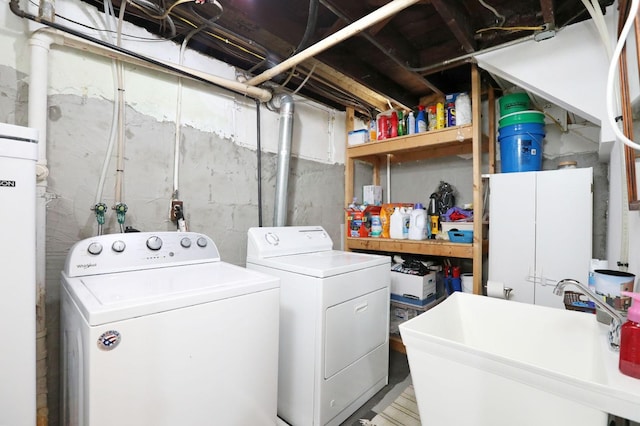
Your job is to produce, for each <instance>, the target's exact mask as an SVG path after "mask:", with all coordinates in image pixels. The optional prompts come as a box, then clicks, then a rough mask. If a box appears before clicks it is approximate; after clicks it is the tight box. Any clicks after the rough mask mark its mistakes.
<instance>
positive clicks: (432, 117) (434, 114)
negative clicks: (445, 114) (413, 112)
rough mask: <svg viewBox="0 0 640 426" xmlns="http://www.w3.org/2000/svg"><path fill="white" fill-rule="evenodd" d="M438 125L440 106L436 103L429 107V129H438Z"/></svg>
mask: <svg viewBox="0 0 640 426" xmlns="http://www.w3.org/2000/svg"><path fill="white" fill-rule="evenodd" d="M437 126H438V108H437V107H436V104H431V105H429V106H428V107H427V130H429V131H432V130H436V128H437Z"/></svg>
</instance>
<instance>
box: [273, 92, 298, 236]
mask: <svg viewBox="0 0 640 426" xmlns="http://www.w3.org/2000/svg"><path fill="white" fill-rule="evenodd" d="M278 100H279V102H280V133H279V142H278V170H277V173H278V174H277V177H276V199H275V207H274V212H273V226H285V225H286V223H287V186H288V184H289V160H290V159H291V140H292V139H293V109H294V108H293V98H292V97H291V96H290V95H287V94H284V95H281V96H280V97H279V98H278Z"/></svg>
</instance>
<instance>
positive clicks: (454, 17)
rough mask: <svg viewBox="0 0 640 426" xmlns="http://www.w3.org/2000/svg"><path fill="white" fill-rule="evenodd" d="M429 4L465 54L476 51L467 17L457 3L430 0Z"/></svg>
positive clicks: (444, 0)
mask: <svg viewBox="0 0 640 426" xmlns="http://www.w3.org/2000/svg"><path fill="white" fill-rule="evenodd" d="M431 4H432V5H433V7H434V8H435V10H436V12H438V14H439V15H440V16H441V17H442V20H443V21H444V22H445V24H446V25H447V27H448V28H449V30H451V33H453V35H454V36H455V38H456V40H458V42H459V43H460V45H461V46H462V48H463V49H464V51H465V52H467V53H471V52H475V50H476V43H475V40H474V37H473V36H474V33H473V30H472V28H471V25H470V24H469V23H470V22H471V20H470V19H469V16H468V15H467V14H466V12H464V10H462V8H461V7H460V6H459V5H458V3H457V2H451V1H446V0H431Z"/></svg>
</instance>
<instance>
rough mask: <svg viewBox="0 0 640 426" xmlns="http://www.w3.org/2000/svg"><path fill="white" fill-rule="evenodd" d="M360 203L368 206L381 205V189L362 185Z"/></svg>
mask: <svg viewBox="0 0 640 426" xmlns="http://www.w3.org/2000/svg"><path fill="white" fill-rule="evenodd" d="M362 202H363V203H364V204H367V205H370V206H379V205H381V204H382V187H381V186H378V185H364V186H363V187H362Z"/></svg>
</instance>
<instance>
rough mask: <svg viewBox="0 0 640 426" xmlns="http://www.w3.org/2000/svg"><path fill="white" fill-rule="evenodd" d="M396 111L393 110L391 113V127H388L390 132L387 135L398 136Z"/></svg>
mask: <svg viewBox="0 0 640 426" xmlns="http://www.w3.org/2000/svg"><path fill="white" fill-rule="evenodd" d="M398 122H399V120H398V113H397V112H395V111H393V112H392V113H391V128H390V133H389V137H392V138H395V137H398Z"/></svg>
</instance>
